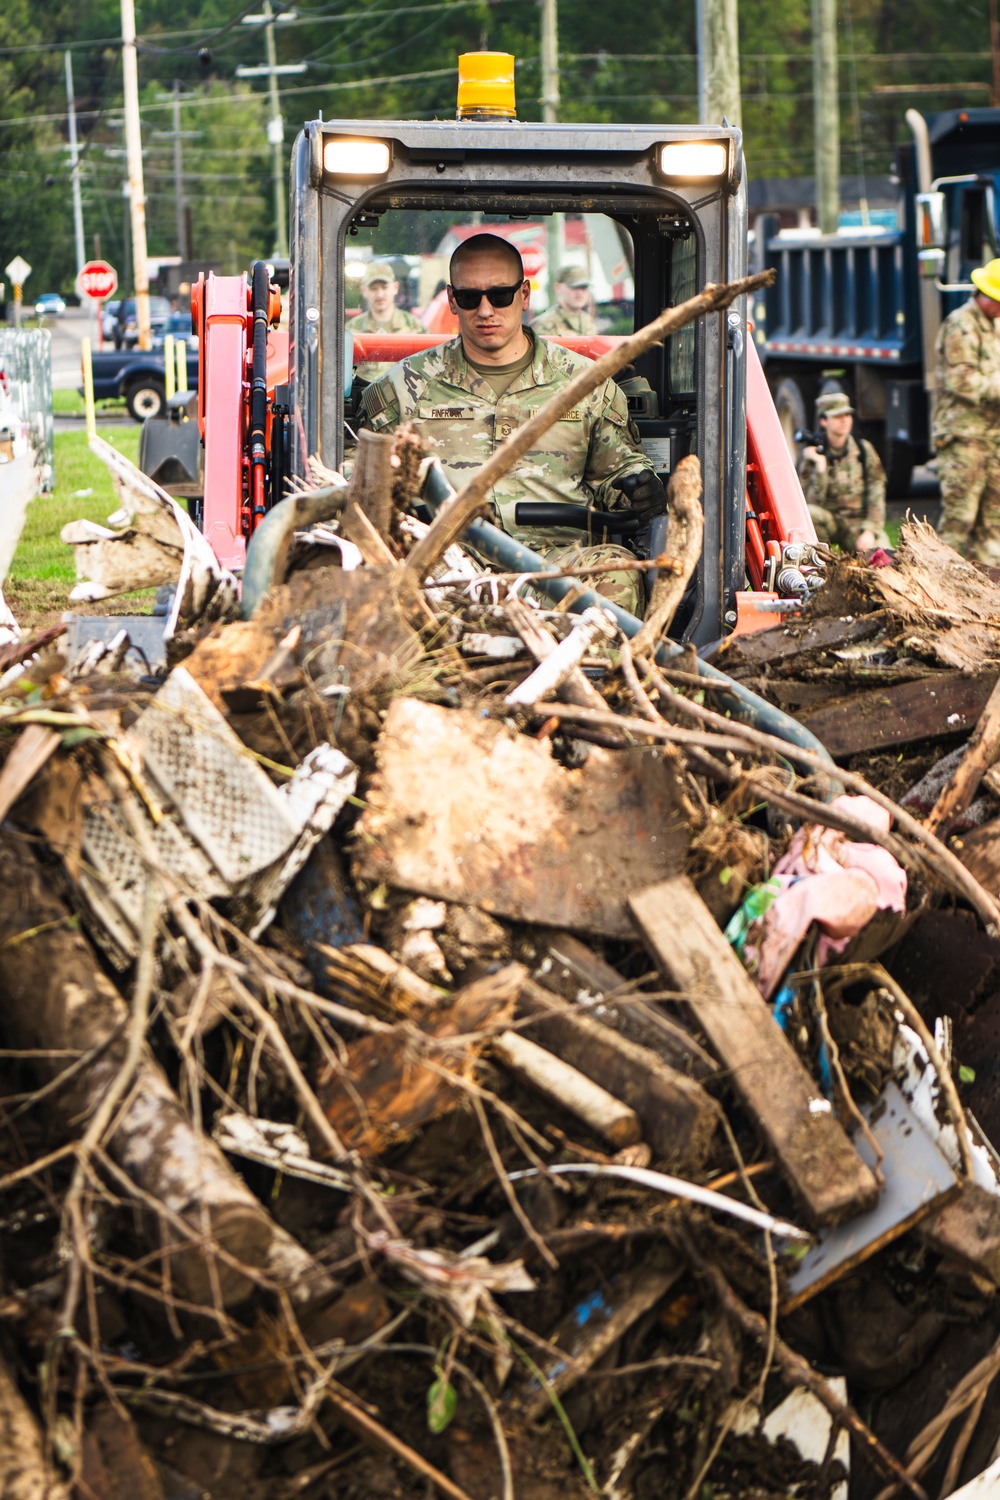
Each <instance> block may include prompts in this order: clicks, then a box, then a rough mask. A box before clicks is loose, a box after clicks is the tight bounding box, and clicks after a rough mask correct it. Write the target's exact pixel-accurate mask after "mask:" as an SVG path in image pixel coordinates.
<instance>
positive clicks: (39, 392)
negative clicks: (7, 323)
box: [0, 328, 53, 491]
mask: <svg viewBox="0 0 1000 1500" xmlns="http://www.w3.org/2000/svg"><path fill="white" fill-rule="evenodd" d="M0 372H2V374H3V376H4V378H5V380H6V382H7V384H8V386H9V391H10V404H11V406H12V407H13V408H14V411H15V412H16V413H17V415H18V416H19V417H20V418H21V420H22V421H23V422H25V423H26V424H27V427H28V430H29V433H30V441H31V446H32V448H33V449H34V452H35V458H36V462H37V464H38V468H39V472H40V473H41V478H42V489H43V490H45V491H49V490H51V488H52V459H53V453H52V335H51V333H50V332H49V330H48V329H47V328H0Z"/></svg>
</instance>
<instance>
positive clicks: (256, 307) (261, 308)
mask: <svg viewBox="0 0 1000 1500" xmlns="http://www.w3.org/2000/svg"><path fill="white" fill-rule="evenodd" d="M250 285H251V291H250V310H251V313H252V315H253V366H252V369H251V375H250V508H251V520H250V525H251V527H256V526H257V524H258V523H259V521H260V519H261V517H262V516H263V515H264V514H265V513H266V511H267V500H266V484H265V480H266V475H267V325H268V311H269V307H270V301H271V280H270V275H269V273H268V269H267V265H266V263H265V262H264V261H262V260H255V261H254V263H253V266H252V268H251V284H250Z"/></svg>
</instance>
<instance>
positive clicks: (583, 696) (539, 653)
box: [504, 595, 624, 743]
mask: <svg viewBox="0 0 1000 1500" xmlns="http://www.w3.org/2000/svg"><path fill="white" fill-rule="evenodd" d="M504 612H505V614H506V615H507V618H508V619H509V620H510V623H511V624H512V625H513V627H514V629H515V630H516V631H517V633H518V635H519V636H520V637H521V639H522V641H523V642H524V644H525V645H526V646H527V648H528V650H529V651H530V652H531V654H532V656H533V657H534V658H535V660H536V661H539V662H541V661H545V660H546V658H547V657H549V656H551V655H552V653H553V651H554V650H555V649H556V642H555V641H554V640H553V638H552V636H551V635H550V634H549V632H548V631H547V630H546V629H545V626H544V625H543V624H542V622H541V620H540V619H539V617H538V612H537V611H536V610H533V609H529V608H528V606H527V605H526V604H525V603H524V602H523V601H522V600H521V599H518V598H517V597H516V596H515V595H512V596H511V598H509V599H508V600H506V602H505V603H504ZM556 696H557V697H559V698H561V699H562V700H563V702H564V703H576V704H577V705H578V706H579V707H580V708H600V709H603V708H605V707H606V706H607V705H606V704H605V702H604V699H603V698H602V697H601V695H600V693H599V692H598V691H597V689H596V688H595V687H594V685H593V683H592V682H591V681H590V679H589V678H588V677H586V676H585V675H584V673H583V672H582V671H581V670H580V668H579V667H577V668H575V670H574V671H572V672H571V673H570V674H569V676H568V677H567V678H566V679H565V681H563V682H561V683H560V684H559V686H558V688H557V689H556ZM623 743H624V740H623Z"/></svg>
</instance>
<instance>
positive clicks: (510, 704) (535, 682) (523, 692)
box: [504, 605, 618, 709]
mask: <svg viewBox="0 0 1000 1500" xmlns="http://www.w3.org/2000/svg"><path fill="white" fill-rule="evenodd" d="M617 633H618V632H617V628H616V626H615V624H614V621H613V620H612V619H611V617H610V616H609V615H607V614H605V612H604V610H603V609H599V608H598V607H597V605H594V606H593V607H592V608H590V609H585V610H584V612H583V614H582V615H580V616H579V617H578V620H577V622H576V624H574V626H573V629H572V630H571V631H570V633H569V635H567V636H566V637H565V638H564V639H563V640H561V641H560V642H559V644H558V646H556V647H555V648H554V649H553V650H552V651H551V652H550V653H549V654H548V655H547V656H546V658H545V660H544V661H540V662H539V664H538V666H537V667H536V668H535V670H534V671H533V672H532V673H530V675H529V676H527V677H526V678H525V679H524V681H523V682H520V683H518V685H517V687H515V688H512V689H511V691H510V692H509V693H508V694H507V696H506V698H505V699H504V704H505V706H506V707H507V708H514V709H517V708H531V707H533V706H534V704H536V703H537V702H538V700H539V699H540V698H547V697H548V696H549V695H550V693H556V692H558V690H559V689H560V688H561V687H562V686H563V684H564V683H565V682H567V681H568V680H569V679H570V677H571V676H572V675H573V674H574V673H575V672H576V671H578V670H579V667H580V663H581V662H582V661H583V659H584V657H585V656H586V655H587V653H588V651H589V650H590V648H591V646H593V645H596V644H597V643H598V642H601V643H603V644H604V645H607V643H608V642H609V641H610V640H613V639H614V637H615V636H616V635H617Z"/></svg>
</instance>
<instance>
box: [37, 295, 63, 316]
mask: <svg viewBox="0 0 1000 1500" xmlns="http://www.w3.org/2000/svg"><path fill="white" fill-rule="evenodd" d="M65 311H66V303H65V302H64V301H63V299H62V297H60V295H59V293H58V292H43V293H42V295H41V296H40V297H39V299H38V301H37V302H36V303H35V312H36V313H37V314H38V316H39V317H40V318H58V317H61V316H62V314H63V313H64V312H65Z"/></svg>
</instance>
